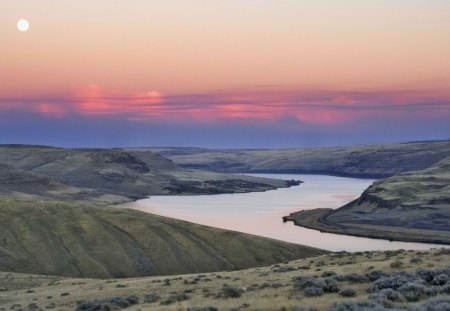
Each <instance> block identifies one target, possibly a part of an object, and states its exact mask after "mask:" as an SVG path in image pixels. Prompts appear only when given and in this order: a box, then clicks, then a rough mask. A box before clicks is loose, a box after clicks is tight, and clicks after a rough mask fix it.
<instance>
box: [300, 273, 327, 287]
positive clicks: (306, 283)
mask: <svg viewBox="0 0 450 311" xmlns="http://www.w3.org/2000/svg"><path fill="white" fill-rule="evenodd" d="M293 281H294V288H296V289H305V288H306V287H313V286H314V287H320V288H325V287H326V286H327V285H326V283H325V281H324V280H323V279H317V278H314V277H310V276H307V277H295V278H294V279H293Z"/></svg>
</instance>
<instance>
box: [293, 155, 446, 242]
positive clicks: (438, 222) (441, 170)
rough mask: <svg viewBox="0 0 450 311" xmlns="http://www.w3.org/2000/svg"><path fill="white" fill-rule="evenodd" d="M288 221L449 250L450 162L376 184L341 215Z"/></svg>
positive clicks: (324, 212)
mask: <svg viewBox="0 0 450 311" xmlns="http://www.w3.org/2000/svg"><path fill="white" fill-rule="evenodd" d="M289 219H291V220H294V221H295V222H297V223H298V224H300V225H304V226H308V227H315V228H318V229H321V230H324V231H333V232H338V233H350V234H355V235H366V236H374V237H383V238H392V239H399V240H411V241H426V242H440V243H449V244H450V157H448V158H446V159H444V160H442V161H440V162H439V163H437V164H435V165H433V166H431V167H429V168H427V169H424V170H419V171H413V172H407V173H401V174H398V175H395V176H393V177H390V178H387V179H385V180H380V181H377V182H375V183H373V184H372V185H371V186H370V187H369V188H368V189H367V190H365V191H364V192H363V194H362V195H361V196H360V197H359V198H358V199H357V200H355V201H353V202H351V203H349V204H347V205H345V206H343V207H341V208H339V209H337V210H330V209H320V210H313V211H304V212H299V213H294V214H292V215H291V216H290V217H289Z"/></svg>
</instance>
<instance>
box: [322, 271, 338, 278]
mask: <svg viewBox="0 0 450 311" xmlns="http://www.w3.org/2000/svg"><path fill="white" fill-rule="evenodd" d="M333 275H336V272H333V271H324V272H323V273H322V277H323V278H326V277H329V276H333Z"/></svg>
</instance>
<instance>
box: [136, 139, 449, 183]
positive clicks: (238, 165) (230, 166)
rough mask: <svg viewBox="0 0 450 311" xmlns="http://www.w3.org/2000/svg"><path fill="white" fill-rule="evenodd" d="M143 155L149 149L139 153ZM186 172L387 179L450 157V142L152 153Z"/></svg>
mask: <svg viewBox="0 0 450 311" xmlns="http://www.w3.org/2000/svg"><path fill="white" fill-rule="evenodd" d="M133 150H134V151H135V152H139V151H140V152H142V151H143V150H146V149H145V148H144V149H143V148H137V149H133ZM150 150H152V151H155V152H158V153H159V154H161V155H162V156H164V157H167V158H169V159H171V160H173V161H174V162H175V163H176V164H178V165H180V166H182V167H185V168H196V169H204V170H211V171H216V172H228V173H293V174H294V173H298V174H325V175H335V176H349V177H358V178H384V177H389V176H393V175H395V174H397V173H400V172H406V171H412V170H419V169H424V168H427V167H429V166H431V165H433V164H434V163H436V162H439V161H440V160H442V159H444V158H445V157H447V156H450V141H429V142H427V141H425V142H410V143H396V144H372V145H357V146H344V147H322V148H294V149H247V150H245V149H202V148H151V149H150Z"/></svg>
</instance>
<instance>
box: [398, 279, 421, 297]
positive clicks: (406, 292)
mask: <svg viewBox="0 0 450 311" xmlns="http://www.w3.org/2000/svg"><path fill="white" fill-rule="evenodd" d="M425 290H426V288H425V286H423V285H422V284H420V283H412V282H409V283H406V284H404V285H402V286H401V287H400V288H399V289H398V291H399V292H400V293H401V294H402V295H403V297H405V298H406V300H408V301H418V300H419V299H420V297H422V296H424V295H425Z"/></svg>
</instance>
